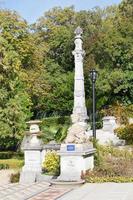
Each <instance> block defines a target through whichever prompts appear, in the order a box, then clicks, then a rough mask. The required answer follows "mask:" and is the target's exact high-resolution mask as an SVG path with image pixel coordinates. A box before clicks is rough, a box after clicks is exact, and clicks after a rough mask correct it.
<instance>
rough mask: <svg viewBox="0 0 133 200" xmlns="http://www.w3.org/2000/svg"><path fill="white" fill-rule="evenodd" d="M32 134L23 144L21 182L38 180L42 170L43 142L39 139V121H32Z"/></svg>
mask: <svg viewBox="0 0 133 200" xmlns="http://www.w3.org/2000/svg"><path fill="white" fill-rule="evenodd" d="M30 123H31V124H30V132H29V133H30V134H31V135H30V136H28V140H27V141H25V143H24V144H23V149H22V150H23V151H24V166H23V168H22V171H21V174H20V183H33V182H36V180H37V176H38V175H39V174H41V172H42V166H41V164H42V149H43V143H42V141H41V140H40V139H38V137H37V135H38V134H39V127H38V125H37V124H36V123H37V121H31V122H30Z"/></svg>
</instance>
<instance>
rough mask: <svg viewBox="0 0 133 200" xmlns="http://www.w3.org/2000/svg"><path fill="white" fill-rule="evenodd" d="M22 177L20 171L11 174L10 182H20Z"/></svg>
mask: <svg viewBox="0 0 133 200" xmlns="http://www.w3.org/2000/svg"><path fill="white" fill-rule="evenodd" d="M19 178H20V172H17V173H14V174H11V176H10V183H18V182H19Z"/></svg>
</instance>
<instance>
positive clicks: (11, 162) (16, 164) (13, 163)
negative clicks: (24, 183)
mask: <svg viewBox="0 0 133 200" xmlns="http://www.w3.org/2000/svg"><path fill="white" fill-rule="evenodd" d="M1 164H2V165H7V166H9V168H10V169H20V168H21V167H22V166H23V164H24V163H23V160H20V159H15V158H12V159H7V160H6V159H4V160H0V165H1Z"/></svg>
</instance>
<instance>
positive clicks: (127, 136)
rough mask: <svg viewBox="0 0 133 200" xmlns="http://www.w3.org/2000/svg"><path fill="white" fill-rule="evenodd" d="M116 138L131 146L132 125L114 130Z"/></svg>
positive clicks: (132, 141) (132, 142)
mask: <svg viewBox="0 0 133 200" xmlns="http://www.w3.org/2000/svg"><path fill="white" fill-rule="evenodd" d="M115 132H116V133H117V135H118V137H119V138H121V139H123V140H125V141H126V143H127V144H133V124H128V125H126V126H125V127H120V128H117V129H116V130H115Z"/></svg>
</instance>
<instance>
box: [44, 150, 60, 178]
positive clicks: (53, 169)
mask: <svg viewBox="0 0 133 200" xmlns="http://www.w3.org/2000/svg"><path fill="white" fill-rule="evenodd" d="M42 167H43V171H44V172H46V173H48V174H50V175H58V174H59V169H60V159H59V156H58V155H57V153H56V151H48V152H47V153H46V156H45V161H44V163H43V166H42Z"/></svg>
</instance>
